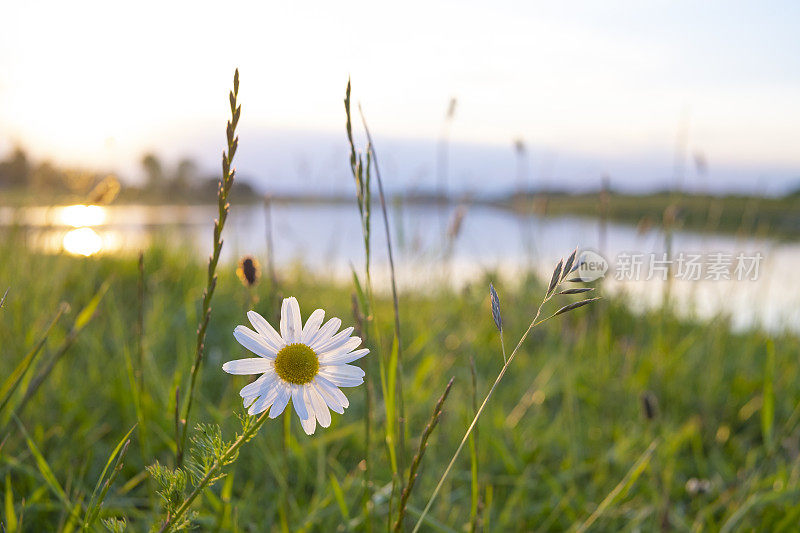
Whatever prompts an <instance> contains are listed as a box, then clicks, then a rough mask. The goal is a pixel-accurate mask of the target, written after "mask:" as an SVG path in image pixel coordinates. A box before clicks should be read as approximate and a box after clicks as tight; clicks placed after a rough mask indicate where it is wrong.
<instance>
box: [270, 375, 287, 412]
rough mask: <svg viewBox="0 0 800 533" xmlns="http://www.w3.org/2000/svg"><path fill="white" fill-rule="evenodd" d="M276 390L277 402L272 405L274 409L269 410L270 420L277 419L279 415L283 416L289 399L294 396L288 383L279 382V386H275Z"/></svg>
mask: <svg viewBox="0 0 800 533" xmlns="http://www.w3.org/2000/svg"><path fill="white" fill-rule="evenodd" d="M275 390H276V397H275V402H274V403H273V404H272V407H271V408H270V410H269V417H270V418H277V417H278V415H279V414H281V413H282V412H283V410H284V409H286V404H288V403H289V398H291V396H292V394H291V390H290V389H289V384H288V383H283V382H282V381H279V382H278V383H277V385H275Z"/></svg>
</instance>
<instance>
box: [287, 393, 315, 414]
mask: <svg viewBox="0 0 800 533" xmlns="http://www.w3.org/2000/svg"><path fill="white" fill-rule="evenodd" d="M291 387H292V405H294V410H295V411H296V412H297V416H299V417H300V420H305V419H306V418H308V417H309V414H308V406H307V405H306V401H305V399H304V398H303V387H302V386H300V385H292V386H291ZM312 418H313V417H312Z"/></svg>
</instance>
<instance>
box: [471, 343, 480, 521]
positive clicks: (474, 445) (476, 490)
mask: <svg viewBox="0 0 800 533" xmlns="http://www.w3.org/2000/svg"><path fill="white" fill-rule="evenodd" d="M469 372H470V377H471V378H472V379H471V385H472V387H471V392H472V414H473V416H474V415H475V414H477V413H478V371H477V369H476V368H475V358H474V357H473V356H470V358H469ZM469 463H470V465H469V466H470V468H469V472H470V480H471V486H470V506H469V530H470V532H473V533H474V532H475V531H477V529H478V507H479V506H480V482H479V480H478V429H477V428H476V429H475V430H474V431H473V432H472V435H470V437H469Z"/></svg>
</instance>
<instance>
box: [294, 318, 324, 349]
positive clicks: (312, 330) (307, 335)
mask: <svg viewBox="0 0 800 533" xmlns="http://www.w3.org/2000/svg"><path fill="white" fill-rule="evenodd" d="M324 319H325V311H323V310H322V309H317V310H316V311H314V312H313V313H311V316H310V317H308V320H306V325H305V326H303V333H302V335H300V342H302V343H303V344H306V345H308V343H309V341H311V339H313V338H314V337H315V336H316V335H317V333H318V332H319V327H320V326H321V325H322V321H323V320H324Z"/></svg>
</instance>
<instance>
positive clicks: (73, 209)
mask: <svg viewBox="0 0 800 533" xmlns="http://www.w3.org/2000/svg"><path fill="white" fill-rule="evenodd" d="M57 209H58V211H57V213H56V220H58V221H59V222H60V223H61V224H63V225H64V226H72V227H73V228H82V227H86V226H100V225H102V224H104V223H105V221H106V219H107V213H106V208H104V207H100V206H99V205H80V204H78V205H68V206H66V207H59V208H57Z"/></svg>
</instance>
